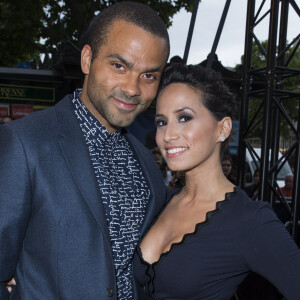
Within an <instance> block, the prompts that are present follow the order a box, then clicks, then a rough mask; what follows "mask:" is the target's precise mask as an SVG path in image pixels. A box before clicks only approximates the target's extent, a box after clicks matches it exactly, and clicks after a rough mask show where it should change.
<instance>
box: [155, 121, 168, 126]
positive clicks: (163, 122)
mask: <svg viewBox="0 0 300 300" xmlns="http://www.w3.org/2000/svg"><path fill="white" fill-rule="evenodd" d="M166 124H167V122H166V121H164V120H155V125H156V126H157V127H161V126H164V125H166Z"/></svg>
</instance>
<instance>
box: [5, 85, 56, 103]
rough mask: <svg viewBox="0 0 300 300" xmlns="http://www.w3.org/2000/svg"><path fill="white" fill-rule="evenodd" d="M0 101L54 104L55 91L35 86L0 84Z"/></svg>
mask: <svg viewBox="0 0 300 300" xmlns="http://www.w3.org/2000/svg"><path fill="white" fill-rule="evenodd" d="M0 99H7V100H22V101H42V102H54V101H55V89H54V88H45V87H35V86H23V85H4V84H0Z"/></svg>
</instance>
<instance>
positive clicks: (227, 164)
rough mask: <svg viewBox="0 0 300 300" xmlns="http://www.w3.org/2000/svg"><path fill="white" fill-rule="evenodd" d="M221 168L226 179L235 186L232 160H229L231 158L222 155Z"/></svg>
mask: <svg viewBox="0 0 300 300" xmlns="http://www.w3.org/2000/svg"><path fill="white" fill-rule="evenodd" d="M221 166H222V170H223V173H224V175H225V176H226V177H227V179H228V180H229V181H230V182H231V183H233V184H235V178H234V176H233V171H232V159H231V157H230V156H228V155H224V156H223V157H222V160H221Z"/></svg>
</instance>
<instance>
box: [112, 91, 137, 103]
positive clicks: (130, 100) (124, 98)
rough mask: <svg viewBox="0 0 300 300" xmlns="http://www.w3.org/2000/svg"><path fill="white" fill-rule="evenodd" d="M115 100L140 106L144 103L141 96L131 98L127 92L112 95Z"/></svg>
mask: <svg viewBox="0 0 300 300" xmlns="http://www.w3.org/2000/svg"><path fill="white" fill-rule="evenodd" d="M112 96H113V97H114V98H116V99H118V100H121V101H124V102H126V103H127V104H139V103H141V102H142V99H141V97H140V96H137V95H135V96H130V95H127V94H126V93H125V92H123V91H122V92H118V93H114V94H113V95H112Z"/></svg>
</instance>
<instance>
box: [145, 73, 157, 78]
mask: <svg viewBox="0 0 300 300" xmlns="http://www.w3.org/2000/svg"><path fill="white" fill-rule="evenodd" d="M143 76H144V78H145V79H155V77H154V75H153V74H150V73H146V74H144V75H143Z"/></svg>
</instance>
